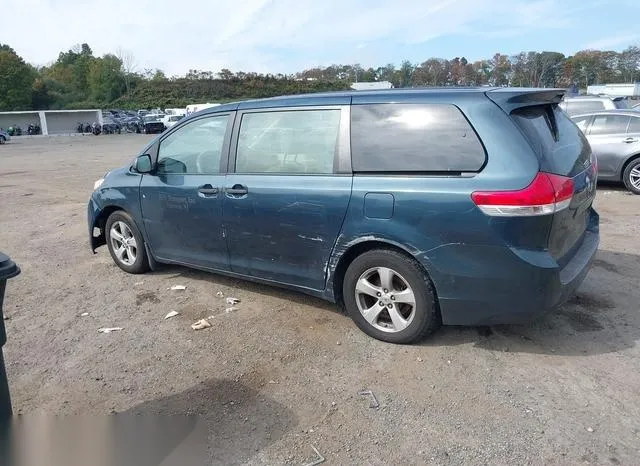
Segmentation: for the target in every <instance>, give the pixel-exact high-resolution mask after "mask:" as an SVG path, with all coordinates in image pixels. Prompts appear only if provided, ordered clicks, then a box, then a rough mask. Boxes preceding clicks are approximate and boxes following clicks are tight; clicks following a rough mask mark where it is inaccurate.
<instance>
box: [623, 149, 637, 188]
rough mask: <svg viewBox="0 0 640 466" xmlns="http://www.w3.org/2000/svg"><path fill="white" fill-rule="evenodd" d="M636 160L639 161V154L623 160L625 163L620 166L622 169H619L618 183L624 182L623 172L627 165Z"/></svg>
mask: <svg viewBox="0 0 640 466" xmlns="http://www.w3.org/2000/svg"><path fill="white" fill-rule="evenodd" d="M638 159H640V153H637V154H634V155H632V156H631V157H629V158H628V159H627V160H625V162H624V163H623V164H622V168H621V169H620V181H622V182H624V171H625V170H626V169H627V167H628V166H629V164H630V163H631V162H633V161H635V160H638Z"/></svg>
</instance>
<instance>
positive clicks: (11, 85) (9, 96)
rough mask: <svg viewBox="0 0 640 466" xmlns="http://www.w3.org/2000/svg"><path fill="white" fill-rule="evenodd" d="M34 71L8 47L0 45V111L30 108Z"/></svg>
mask: <svg viewBox="0 0 640 466" xmlns="http://www.w3.org/2000/svg"><path fill="white" fill-rule="evenodd" d="M35 77H36V72H35V70H34V69H33V68H32V67H31V66H29V65H28V64H26V63H25V62H24V60H23V59H22V58H21V57H20V56H19V55H18V54H17V53H16V52H15V51H14V50H13V49H12V48H11V47H9V46H8V45H1V44H0V110H26V109H28V108H30V107H31V91H32V86H33V81H34V79H35Z"/></svg>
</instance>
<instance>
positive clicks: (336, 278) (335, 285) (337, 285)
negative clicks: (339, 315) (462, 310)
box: [331, 239, 440, 313]
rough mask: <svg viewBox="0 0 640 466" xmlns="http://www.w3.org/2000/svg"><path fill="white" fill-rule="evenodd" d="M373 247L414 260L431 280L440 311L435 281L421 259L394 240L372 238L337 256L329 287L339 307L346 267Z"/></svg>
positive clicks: (350, 247) (342, 305) (341, 301)
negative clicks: (394, 252)
mask: <svg viewBox="0 0 640 466" xmlns="http://www.w3.org/2000/svg"><path fill="white" fill-rule="evenodd" d="M375 249H388V250H392V251H396V252H398V253H400V254H403V255H405V256H406V257H408V258H410V259H413V260H414V261H416V262H417V263H418V265H419V266H420V268H421V269H422V270H423V272H424V273H425V275H426V276H427V277H428V278H429V281H430V282H431V287H432V289H433V293H434V295H435V296H434V298H435V301H436V305H437V311H438V313H440V306H439V301H438V290H437V288H436V285H435V283H434V282H433V278H432V275H431V273H430V272H429V270H428V268H427V267H425V266H424V264H423V263H422V262H421V261H419V260H418V259H417V257H416V256H415V255H414V254H412V253H411V252H410V251H409V250H408V249H406V248H405V247H403V246H401V245H399V244H397V243H395V242H391V241H388V240H384V239H372V240H362V241H359V242H357V243H355V244H352V245H351V246H349V247H348V248H347V249H346V250H345V251H344V252H343V253H342V254H341V255H340V257H339V258H338V261H337V264H336V266H335V268H334V271H333V273H332V278H331V280H332V282H331V287H332V292H333V297H334V300H335V302H336V303H337V304H338V305H339V306H340V307H341V308H344V301H343V296H342V285H343V281H344V276H345V273H346V271H347V268H349V265H350V264H351V263H352V262H353V261H354V259H355V258H356V257H358V256H360V255H361V254H364V253H365V252H368V251H372V250H375Z"/></svg>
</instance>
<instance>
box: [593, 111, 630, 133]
mask: <svg viewBox="0 0 640 466" xmlns="http://www.w3.org/2000/svg"><path fill="white" fill-rule="evenodd" d="M629 118H630V117H628V116H622V115H596V116H595V118H594V119H593V124H592V125H591V129H589V134H624V133H626V132H627V125H628V124H629Z"/></svg>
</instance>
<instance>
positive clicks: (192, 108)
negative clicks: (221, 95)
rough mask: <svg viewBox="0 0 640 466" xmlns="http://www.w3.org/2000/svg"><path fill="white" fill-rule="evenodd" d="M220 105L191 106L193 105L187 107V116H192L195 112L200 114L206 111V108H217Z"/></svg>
mask: <svg viewBox="0 0 640 466" xmlns="http://www.w3.org/2000/svg"><path fill="white" fill-rule="evenodd" d="M218 105H220V104H212V103H206V104H191V105H187V109H186V110H187V115H191V114H192V113H195V112H199V111H200V110H204V109H205V108H210V107H217V106H218Z"/></svg>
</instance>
